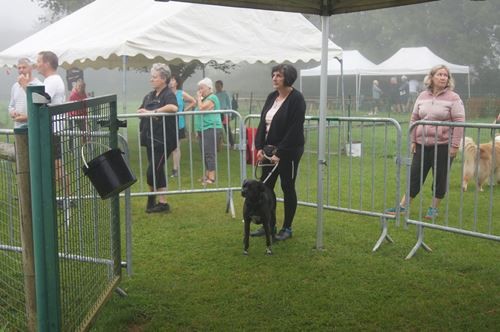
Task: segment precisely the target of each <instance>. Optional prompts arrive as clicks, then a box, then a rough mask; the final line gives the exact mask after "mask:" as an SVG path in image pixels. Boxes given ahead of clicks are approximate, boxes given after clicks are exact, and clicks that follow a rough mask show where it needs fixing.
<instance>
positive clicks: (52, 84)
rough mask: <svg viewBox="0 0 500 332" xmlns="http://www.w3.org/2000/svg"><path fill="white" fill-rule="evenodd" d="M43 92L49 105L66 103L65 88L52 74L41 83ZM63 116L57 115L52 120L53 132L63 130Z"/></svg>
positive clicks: (58, 78) (59, 78) (55, 75)
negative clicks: (48, 99) (43, 88)
mask: <svg viewBox="0 0 500 332" xmlns="http://www.w3.org/2000/svg"><path fill="white" fill-rule="evenodd" d="M43 85H45V92H46V93H48V95H49V96H50V98H51V99H50V103H49V105H58V104H62V103H64V102H65V101H66V87H65V86H64V81H63V79H62V78H61V76H59V75H57V74H54V75H50V76H48V77H46V78H45V80H44V81H43ZM63 115H64V114H59V115H57V116H56V117H55V118H54V119H53V121H54V122H53V126H52V130H53V131H54V132H57V131H61V130H63V129H64V116H63Z"/></svg>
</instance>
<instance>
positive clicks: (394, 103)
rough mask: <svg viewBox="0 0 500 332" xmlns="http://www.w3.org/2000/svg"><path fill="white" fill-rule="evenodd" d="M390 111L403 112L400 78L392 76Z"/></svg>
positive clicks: (390, 83) (390, 81)
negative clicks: (400, 99) (400, 98)
mask: <svg viewBox="0 0 500 332" xmlns="http://www.w3.org/2000/svg"><path fill="white" fill-rule="evenodd" d="M388 97H389V112H395V113H401V107H400V101H399V87H398V79H397V78H396V77H391V78H390V80H389V96H388Z"/></svg>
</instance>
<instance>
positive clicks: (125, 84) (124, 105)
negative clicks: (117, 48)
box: [122, 55, 127, 114]
mask: <svg viewBox="0 0 500 332" xmlns="http://www.w3.org/2000/svg"><path fill="white" fill-rule="evenodd" d="M122 71H123V74H122V75H123V86H122V93H123V105H122V109H123V114H127V56H126V55H122Z"/></svg>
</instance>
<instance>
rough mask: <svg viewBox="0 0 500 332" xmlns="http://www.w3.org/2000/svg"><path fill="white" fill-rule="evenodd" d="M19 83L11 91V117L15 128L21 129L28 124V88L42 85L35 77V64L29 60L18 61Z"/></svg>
mask: <svg viewBox="0 0 500 332" xmlns="http://www.w3.org/2000/svg"><path fill="white" fill-rule="evenodd" d="M17 73H18V74H19V76H18V77H17V82H16V83H14V85H12V89H11V90H10V102H9V115H10V117H11V119H12V120H14V127H15V128H19V127H21V126H23V125H26V123H27V122H28V106H27V102H26V87H27V86H28V85H41V84H42V82H40V80H39V79H38V78H36V77H33V63H32V62H31V61H30V59H28V58H21V59H19V60H18V61H17Z"/></svg>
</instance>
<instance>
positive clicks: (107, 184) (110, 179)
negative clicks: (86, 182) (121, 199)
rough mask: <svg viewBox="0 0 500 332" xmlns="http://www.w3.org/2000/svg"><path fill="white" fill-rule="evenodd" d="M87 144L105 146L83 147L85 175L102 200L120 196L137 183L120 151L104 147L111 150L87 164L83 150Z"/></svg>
mask: <svg viewBox="0 0 500 332" xmlns="http://www.w3.org/2000/svg"><path fill="white" fill-rule="evenodd" d="M87 144H98V145H103V144H100V143H96V142H88V143H86V144H85V145H84V146H82V159H83V165H84V166H83V167H82V168H83V173H84V174H85V175H86V176H87V177H88V178H89V179H90V182H92V184H93V185H94V188H95V189H96V190H97V192H98V193H99V196H101V198H102V199H106V198H110V197H112V196H114V195H116V194H118V193H119V192H121V191H123V190H125V189H127V188H128V187H130V186H131V185H133V184H134V183H135V182H136V181H137V179H136V178H135V176H134V175H133V174H132V171H131V170H130V168H129V167H128V165H127V163H126V162H125V159H124V158H123V152H122V151H121V150H120V149H109V147H107V146H106V145H103V146H105V147H106V148H108V149H109V150H108V151H106V152H104V153H103V154H101V155H99V156H97V157H95V158H94V159H92V160H91V161H89V163H88V164H87V162H86V161H85V157H84V155H83V149H84V147H85V146H86V145H87Z"/></svg>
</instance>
